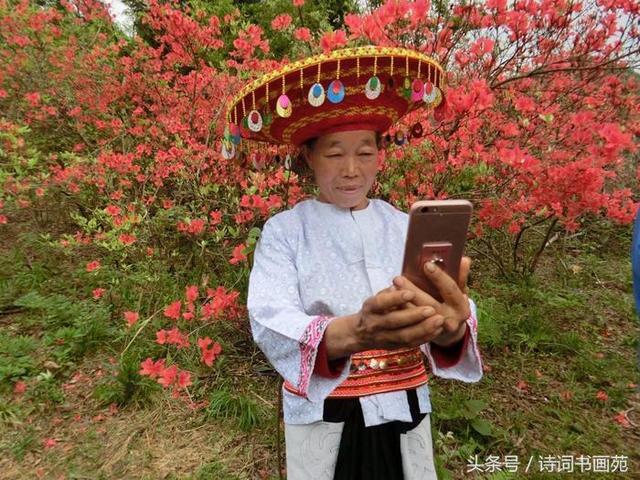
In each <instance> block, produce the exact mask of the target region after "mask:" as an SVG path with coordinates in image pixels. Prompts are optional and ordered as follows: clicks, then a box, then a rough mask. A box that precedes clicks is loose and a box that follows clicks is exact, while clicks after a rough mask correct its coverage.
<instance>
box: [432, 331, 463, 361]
mask: <svg viewBox="0 0 640 480" xmlns="http://www.w3.org/2000/svg"><path fill="white" fill-rule="evenodd" d="M470 336H471V326H470V325H469V324H467V329H466V331H465V332H464V337H462V338H461V339H460V340H459V341H457V342H456V343H454V344H453V345H448V346H446V347H443V346H440V345H436V344H435V343H432V344H431V355H432V356H433V360H434V361H435V363H436V365H437V366H438V368H450V367H454V366H456V365H457V364H458V362H460V359H461V358H462V354H463V353H464V351H465V350H466V348H467V345H468V344H469V337H470Z"/></svg>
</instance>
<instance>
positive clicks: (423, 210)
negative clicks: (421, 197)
mask: <svg viewBox="0 0 640 480" xmlns="http://www.w3.org/2000/svg"><path fill="white" fill-rule="evenodd" d="M420 211H421V212H422V213H428V212H429V207H422V210H420Z"/></svg>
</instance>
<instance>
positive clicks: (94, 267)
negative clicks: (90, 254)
mask: <svg viewBox="0 0 640 480" xmlns="http://www.w3.org/2000/svg"><path fill="white" fill-rule="evenodd" d="M101 266H102V265H101V264H100V260H93V261H91V262H89V263H87V272H93V271H94V270H97V269H99V268H100V267H101Z"/></svg>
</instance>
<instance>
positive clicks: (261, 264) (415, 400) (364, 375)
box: [225, 47, 482, 480]
mask: <svg viewBox="0 0 640 480" xmlns="http://www.w3.org/2000/svg"><path fill="white" fill-rule="evenodd" d="M394 64H395V71H394ZM309 67H310V68H309ZM322 68H324V70H325V72H326V71H327V70H329V71H330V72H331V73H330V75H329V76H328V78H329V79H331V78H335V80H334V81H333V82H331V84H330V85H329V87H328V92H326V93H325V91H324V87H323V86H322V84H321V82H320V80H321V78H322V77H321V69H322ZM341 68H342V70H341ZM307 72H308V73H307ZM305 75H308V76H309V77H310V81H309V84H311V83H312V82H313V81H314V80H315V83H313V85H311V87H310V88H309V92H308V96H306V98H305V97H304V96H302V98H301V99H299V100H298V101H294V102H292V101H291V100H290V99H289V96H288V95H286V94H285V93H284V92H285V85H286V84H287V83H289V82H290V83H291V84H292V85H295V88H298V85H297V82H298V81H299V86H300V88H303V87H304V86H305V79H306V76H305ZM397 76H400V78H399V79H398V78H396V77H397ZM361 77H364V79H361ZM402 77H404V78H405V80H404V85H403V84H402ZM411 77H413V78H414V81H413V83H412V84H410V86H411V90H412V91H411V92H409V93H407V91H406V90H407V89H406V88H405V87H406V85H407V80H409V81H411V80H410V79H411ZM421 77H422V78H421ZM325 78H327V77H326V76H325ZM367 78H368V81H367V82H366V85H363V84H364V80H366V79H367ZM270 82H271V83H272V85H271V86H269V83H270ZM336 82H338V83H337V85H336ZM383 82H384V87H383ZM280 83H281V85H282V90H283V92H282V94H281V95H280V96H279V97H278V98H277V103H276V111H277V113H278V117H275V118H274V119H273V121H272V122H271V123H270V124H269V125H266V127H265V123H266V122H263V119H264V118H265V117H268V116H269V110H268V109H269V104H270V103H271V101H272V100H271V95H270V94H269V91H271V92H273V91H274V90H275V91H276V92H277V93H280V92H278V89H279V86H280V85H279V84H280ZM317 85H320V88H322V92H320V91H319V90H318V88H317ZM442 86H443V79H442V71H441V69H440V67H439V66H438V65H437V64H436V63H435V62H434V61H433V60H431V59H429V58H428V57H426V56H424V55H421V54H418V53H416V52H412V51H408V50H403V49H385V48H377V47H365V48H359V49H347V50H342V51H338V52H334V54H333V55H332V56H329V57H327V56H320V57H312V58H310V59H307V60H305V61H303V62H299V63H297V64H291V65H288V66H287V67H285V68H284V69H283V71H281V72H276V73H274V74H270V75H268V76H267V77H266V79H263V80H261V81H258V82H254V84H252V85H250V86H249V88H245V90H243V91H242V92H241V94H240V95H239V96H238V97H236V99H235V100H234V103H233V104H232V107H231V111H233V109H234V108H237V105H239V104H241V103H242V102H247V101H249V99H251V102H252V103H254V102H255V101H256V100H255V96H256V92H258V96H259V97H260V96H261V95H262V96H264V97H265V109H264V110H263V112H264V113H261V112H259V111H258V110H257V109H256V107H255V106H254V110H253V112H258V114H259V118H258V117H257V116H255V115H254V117H253V118H251V115H252V113H253V112H251V113H249V118H248V119H247V121H246V122H245V123H246V126H248V127H249V129H250V130H251V131H252V132H254V134H255V135H253V136H252V138H254V139H257V140H269V141H272V142H275V143H289V144H293V145H298V146H301V148H302V151H303V155H304V158H305V160H306V162H307V164H308V165H309V167H310V168H311V170H312V171H313V174H314V178H315V182H316V185H317V187H318V195H317V197H316V198H312V199H309V200H306V201H302V202H300V203H298V204H297V205H296V206H295V207H294V208H292V209H291V210H287V211H284V212H281V213H279V214H277V215H274V216H273V217H271V218H270V219H269V220H268V221H267V222H266V223H265V225H264V228H263V230H262V235H261V237H260V240H259V243H258V245H257V248H256V251H255V256H254V264H253V268H252V271H251V277H250V282H249V292H248V301H247V306H248V310H249V317H250V321H251V327H252V331H253V335H254V339H255V341H256V342H257V344H258V345H259V346H260V348H261V349H262V351H263V352H264V353H265V355H266V357H267V358H268V360H269V361H270V362H271V363H272V365H273V366H274V367H275V369H276V370H277V371H278V372H279V373H280V375H282V377H283V378H284V380H285V383H284V387H283V402H284V421H285V441H286V455H287V474H288V478H289V479H290V480H303V479H304V480H306V479H350V480H354V479H363V480H364V479H367V480H370V479H380V480H383V479H384V480H393V479H402V478H404V479H416V480H417V479H420V480H424V479H431V478H436V474H435V466H434V461H433V448H432V441H431V430H430V420H429V413H430V411H431V404H430V401H429V387H428V386H427V372H426V368H425V363H424V361H423V355H426V357H427V358H428V360H429V364H430V365H431V371H432V372H433V373H434V374H436V375H439V376H441V377H444V378H451V379H458V380H462V381H465V382H473V381H478V380H479V379H480V378H481V376H482V366H481V360H480V355H479V352H478V348H477V343H476V328H477V327H476V320H475V313H474V310H475V307H474V305H473V303H472V302H470V301H469V299H468V298H467V297H466V295H465V293H464V291H463V290H465V286H464V281H465V280H464V277H465V276H466V273H467V272H468V269H469V268H468V267H469V263H468V259H465V261H464V262H463V265H462V268H461V271H462V274H461V277H463V278H461V279H456V280H459V281H454V280H453V279H451V278H450V277H449V276H448V275H447V274H446V273H444V272H443V271H442V270H440V269H438V268H436V266H435V265H433V264H428V265H426V266H425V275H426V276H428V277H429V278H430V279H431V281H432V282H433V283H434V284H435V285H436V286H437V287H438V289H439V290H440V292H441V293H442V296H443V299H444V300H443V301H441V302H438V301H436V300H435V299H434V298H432V297H431V296H429V295H428V294H427V293H425V292H423V291H421V290H420V289H419V288H417V287H416V286H415V285H413V284H412V283H411V282H410V281H409V280H408V279H406V278H404V277H402V276H401V275H400V273H401V272H400V267H401V264H402V257H403V252H404V243H405V237H406V232H407V227H408V216H407V214H406V213H404V212H401V211H400V210H398V209H396V208H395V207H393V206H392V205H390V204H389V203H387V202H385V201H383V200H380V199H372V198H369V197H368V194H369V190H370V189H371V187H372V185H373V183H374V181H375V178H376V173H377V170H378V149H379V137H380V133H382V132H384V131H386V130H387V129H388V128H389V127H390V125H391V124H392V123H393V122H394V121H396V120H397V119H398V118H399V117H401V116H402V115H403V114H405V113H407V112H408V111H410V110H413V109H414V108H417V107H419V106H424V105H425V104H426V105H427V106H431V107H435V106H437V105H438V104H439V103H440V102H441V101H442V97H441V94H442V92H441V90H440V89H441V88H442ZM293 88H294V87H292V89H293ZM314 89H315V91H314ZM341 89H342V90H341ZM372 92H373V93H372ZM416 92H417V93H416ZM434 92H435V94H436V95H435V97H436V100H433V99H432V98H433V97H434V95H433V93H434ZM325 95H326V97H327V99H328V100H329V102H326V101H325V98H324V96H325ZM332 96H333V98H332ZM418 96H419V98H417V97H418ZM283 97H286V98H285V99H283ZM320 97H322V102H319V101H318V98H320ZM335 100H338V101H335ZM296 113H297V116H296V115H295V114H296ZM230 117H231V118H232V119H233V115H230ZM256 124H260V127H261V128H260V130H256V129H255V125H256ZM251 127H254V128H251ZM232 130H233V129H232ZM412 130H413V131H414V133H417V131H418V130H421V128H414V129H412ZM231 135H232V134H231ZM245 135H246V136H251V134H247V132H245ZM225 148H226V149H227V153H229V151H230V150H233V145H232V144H231V142H229V143H228V145H227V146H226V147H225Z"/></svg>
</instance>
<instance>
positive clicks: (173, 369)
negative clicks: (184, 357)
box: [158, 365, 178, 388]
mask: <svg viewBox="0 0 640 480" xmlns="http://www.w3.org/2000/svg"><path fill="white" fill-rule="evenodd" d="M177 376H178V367H177V366H175V365H171V366H170V367H168V368H165V369H164V370H162V372H160V375H159V376H158V383H159V384H160V385H162V386H163V387H164V388H168V387H170V386H171V385H172V384H173V383H174V382H175V381H176V377H177Z"/></svg>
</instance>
